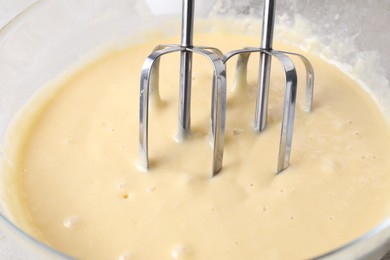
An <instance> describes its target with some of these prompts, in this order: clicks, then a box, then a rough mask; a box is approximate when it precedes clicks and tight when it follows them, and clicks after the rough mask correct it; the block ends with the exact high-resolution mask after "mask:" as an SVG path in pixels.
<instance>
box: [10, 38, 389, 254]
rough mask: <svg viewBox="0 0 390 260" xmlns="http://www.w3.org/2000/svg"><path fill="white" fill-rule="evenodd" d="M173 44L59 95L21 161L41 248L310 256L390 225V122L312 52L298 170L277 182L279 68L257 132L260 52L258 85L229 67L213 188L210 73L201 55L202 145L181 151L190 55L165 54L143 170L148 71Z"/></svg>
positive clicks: (119, 55) (128, 52)
mask: <svg viewBox="0 0 390 260" xmlns="http://www.w3.org/2000/svg"><path fill="white" fill-rule="evenodd" d="M195 39H196V43H197V44H199V45H209V46H216V47H219V48H220V49H222V50H223V51H224V52H226V51H228V50H232V49H237V48H242V47H243V46H257V45H258V39H257V38H251V37H246V36H242V35H239V36H238V35H229V34H218V33H215V34H213V35H202V36H196V37H195ZM174 42H178V40H177V39H166V40H161V39H158V40H157V41H151V42H150V43H148V44H143V45H140V46H132V47H130V48H128V49H125V50H120V51H112V52H111V53H109V54H107V55H105V56H104V57H102V58H101V59H99V60H97V61H96V62H94V63H92V64H90V65H88V66H86V67H85V68H84V69H82V70H80V71H79V72H77V73H75V74H74V75H73V76H72V77H70V78H68V79H67V80H65V81H64V82H63V83H62V84H60V86H58V88H57V91H56V92H55V94H51V95H50V98H48V99H47V100H46V101H44V102H43V103H41V104H40V106H41V107H42V108H41V109H40V110H39V111H40V112H39V113H36V114H35V115H34V116H33V117H30V119H29V120H32V123H31V125H30V127H29V131H28V134H27V135H26V141H25V142H24V143H23V144H22V145H21V146H20V147H18V149H20V150H21V151H23V152H21V153H20V154H21V155H20V156H19V157H18V158H13V159H14V161H15V163H16V164H17V165H19V166H20V169H22V170H21V171H20V173H18V174H19V175H18V176H19V183H18V185H20V186H19V187H20V193H21V197H22V202H21V203H22V204H25V207H26V208H27V210H28V214H26V219H29V220H28V222H30V225H31V226H32V227H34V228H35V229H36V230H37V231H36V232H35V235H36V236H37V237H39V239H41V240H43V241H45V242H46V243H47V244H50V245H51V246H53V247H54V248H57V249H58V250H60V251H62V252H65V253H67V254H70V255H72V256H75V257H77V258H81V259H302V258H308V257H313V256H316V255H319V254H321V253H324V252H326V251H328V250H331V249H333V248H335V247H337V246H340V245H342V244H344V243H346V242H348V241H350V240H352V239H354V238H356V237H358V236H360V235H362V234H363V233H364V232H366V231H368V230H370V229H371V228H373V227H374V226H375V225H377V224H379V223H380V222H381V221H383V220H384V219H385V218H386V217H388V216H389V215H390V196H389V193H390V175H389V174H388V169H390V158H389V157H390V153H389V149H390V131H389V125H388V124H387V122H386V120H385V118H384V116H383V115H382V113H381V112H380V110H379V108H378V107H377V106H376V105H375V104H374V102H373V101H372V100H371V99H370V98H369V97H368V95H367V93H365V92H364V91H363V90H361V88H360V87H359V86H358V85H357V83H356V82H354V81H353V80H352V79H350V78H349V77H347V76H346V75H344V74H342V73H341V72H340V71H339V70H338V69H337V68H335V67H333V66H331V65H329V64H326V63H325V62H324V61H321V60H319V59H318V58H317V57H315V56H313V55H311V54H305V55H307V57H308V58H309V59H310V60H311V61H312V63H313V64H314V68H315V73H316V82H315V101H314V110H313V112H312V113H306V112H304V111H303V109H302V108H301V106H302V105H303V94H304V79H305V74H304V71H303V68H302V66H301V65H300V62H299V61H298V60H297V61H296V64H297V65H299V66H298V69H299V71H300V74H299V83H300V86H299V92H300V95H299V96H298V105H297V112H296V122H295V128H294V141H293V150H292V157H291V166H290V167H289V168H288V169H287V170H285V171H284V172H283V173H282V174H280V175H278V176H275V169H276V160H277V152H278V150H277V149H278V142H279V134H280V121H281V113H282V103H283V80H284V77H283V76H282V74H281V69H280V66H279V64H277V62H276V61H274V62H273V69H272V70H273V71H272V80H271V94H270V104H269V121H268V126H267V129H266V131H265V132H264V133H262V134H261V135H257V134H255V133H254V131H253V130H252V127H251V125H252V121H253V117H254V105H255V95H254V94H255V91H256V77H257V70H258V56H256V55H254V56H253V57H254V58H252V59H251V63H250V64H251V65H250V75H249V77H248V80H249V86H248V87H247V88H237V89H235V90H234V86H233V85H232V82H233V74H234V64H233V62H232V61H231V62H230V63H229V67H228V76H229V85H228V90H229V96H228V101H227V102H228V104H227V106H228V110H227V128H226V141H225V142H226V146H225V157H224V164H223V170H222V172H220V174H219V175H217V176H216V177H215V178H213V179H210V178H209V176H210V171H211V149H210V146H209V143H208V140H209V139H208V138H209V137H208V132H209V117H210V98H211V71H212V69H211V66H210V65H209V64H208V61H206V60H203V59H202V58H199V57H198V56H194V57H195V61H194V72H193V98H192V112H193V113H192V129H193V134H192V137H191V138H190V140H187V141H186V142H183V143H181V144H177V143H175V141H174V138H173V136H174V134H175V129H176V127H177V107H178V104H177V98H178V82H179V72H178V67H179V65H178V64H179V56H178V55H174V54H172V55H169V56H165V57H164V58H163V60H162V62H161V69H162V71H161V73H160V76H161V101H158V100H157V101H156V100H154V102H153V104H152V109H151V112H150V144H149V145H150V159H151V169H150V171H149V172H148V173H142V172H139V171H138V170H137V169H136V166H135V162H136V160H137V157H138V105H139V73H140V67H141V65H142V63H143V61H144V59H145V58H146V57H147V55H148V54H149V53H150V51H151V50H152V49H153V47H154V46H155V45H156V44H157V43H160V44H161V43H174ZM277 47H278V48H280V49H284V50H288V49H290V48H288V47H287V46H280V45H279V46H277ZM299 52H301V51H299ZM301 53H302V52H301ZM19 120H27V119H26V118H23V116H21V118H20V119H19ZM15 131H16V130H15ZM27 215H28V216H27ZM19 218H20V216H19ZM20 223H22V221H20ZM31 226H30V227H29V229H31ZM25 228H27V227H26V226H25Z"/></svg>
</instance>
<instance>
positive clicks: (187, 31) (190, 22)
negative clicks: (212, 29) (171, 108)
mask: <svg viewBox="0 0 390 260" xmlns="http://www.w3.org/2000/svg"><path fill="white" fill-rule="evenodd" d="M194 3H195V2H194V0H187V1H183V10H182V20H181V23H182V31H181V46H182V47H184V49H183V51H181V54H180V98H179V125H178V129H177V135H176V138H177V140H178V141H179V142H181V141H183V140H184V138H186V137H187V136H189V135H190V131H191V129H190V127H191V81H192V52H190V51H187V50H185V48H191V47H192V35H193V28H194Z"/></svg>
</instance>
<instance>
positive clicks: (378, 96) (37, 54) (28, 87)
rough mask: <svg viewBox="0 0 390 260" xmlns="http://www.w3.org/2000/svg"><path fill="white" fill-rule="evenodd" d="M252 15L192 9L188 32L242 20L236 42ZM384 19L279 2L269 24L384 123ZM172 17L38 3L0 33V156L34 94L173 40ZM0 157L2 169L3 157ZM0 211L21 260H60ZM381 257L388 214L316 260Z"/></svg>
mask: <svg viewBox="0 0 390 260" xmlns="http://www.w3.org/2000/svg"><path fill="white" fill-rule="evenodd" d="M261 10H262V1H249V0H248V1H232V0H221V1H213V0H207V1H206V0H205V1H197V2H196V20H195V32H197V31H212V30H213V27H212V26H211V27H210V26H197V21H207V20H210V19H213V18H215V17H222V18H223V19H225V18H226V19H231V17H234V18H235V19H241V20H244V23H243V24H246V25H247V26H244V27H243V28H242V29H243V30H244V31H245V33H249V34H258V33H259V32H260V27H261V23H253V20H252V19H248V18H249V17H252V18H253V17H257V18H258V19H260V18H261V14H262V11H261ZM388 10H390V1H388V0H386V1H379V0H376V1H375V0H373V1H366V0H356V1H353V2H351V1H346V0H343V1H339V0H325V1H309V0H300V1H298V0H293V1H291V0H280V1H278V3H277V12H276V13H277V20H276V24H277V26H279V27H283V26H284V27H285V26H288V27H291V28H293V30H292V31H293V32H299V34H297V35H293V36H294V37H295V40H294V41H292V42H289V43H290V44H293V45H296V46H298V47H300V48H302V49H311V50H314V51H316V52H317V53H318V55H320V56H321V57H322V58H324V59H327V60H329V61H330V62H333V63H335V64H337V65H338V66H339V67H340V68H342V69H343V70H344V71H345V72H346V73H348V74H351V75H352V76H355V77H356V78H357V79H358V80H359V81H360V83H361V84H362V86H363V87H365V86H369V85H370V86H372V87H371V88H368V87H366V88H368V89H367V90H368V91H369V92H370V93H371V94H372V96H373V98H374V99H375V100H376V101H377V102H378V103H379V104H380V106H381V108H382V110H383V111H384V113H385V114H386V116H387V118H390V113H389V112H390V105H389V102H388V100H390V96H389V95H390V90H389V81H388V79H390V50H389V48H388V44H389V42H390V34H389V33H388V31H387V30H386V29H385V26H386V25H388V24H390V12H389V11H388ZM180 11H181V1H179V0H169V1H164V2H162V1H159V0H143V1H142V0H116V1H109V0H94V1H89V0H66V1H64V0H50V1H45V0H43V1H38V2H37V3H36V4H34V5H32V6H31V7H30V8H28V9H27V10H25V11H24V12H22V13H21V14H19V15H18V16H17V17H16V18H15V19H14V20H12V21H11V22H10V23H9V24H7V26H5V27H4V28H3V29H2V30H1V31H0V72H1V76H0V89H1V93H2V94H1V95H0V114H1V117H0V136H1V141H0V147H2V148H3V145H4V140H5V135H6V129H7V127H8V126H9V125H10V123H11V121H12V119H13V118H14V117H15V116H16V115H17V113H18V111H19V109H20V108H21V107H22V106H23V105H24V104H25V103H26V102H27V101H28V100H29V99H30V98H31V97H32V96H33V95H34V93H36V91H37V90H39V89H40V88H41V87H42V86H44V85H46V84H47V83H48V82H51V81H53V80H54V79H56V78H58V77H60V75H63V74H64V72H66V71H69V70H70V69H71V68H73V67H74V66H77V65H78V64H80V63H82V62H83V61H87V60H89V59H91V58H93V57H95V56H96V55H97V54H99V53H100V52H102V51H104V50H105V49H107V48H120V47H123V46H126V45H129V44H135V43H142V41H144V40H145V39H146V38H148V34H147V32H148V31H150V30H152V29H153V31H158V32H159V33H160V34H161V35H177V34H178V33H179V30H180ZM245 21H248V22H247V23H245ZM302 21H305V22H302ZM200 24H202V23H201V22H200ZM283 32H285V30H284V31H283V30H278V28H277V29H276V34H275V38H276V40H279V41H283V40H284V38H283V37H284V35H283ZM290 36H291V35H290ZM290 38H291V37H290ZM259 39H260V37H259ZM259 44H260V43H259ZM7 138H8V137H7ZM0 156H1V157H2V159H6V158H4V153H3V151H1V154H0ZM2 177H3V180H4V179H7V181H2V187H1V188H2V189H1V192H2V198H3V197H4V196H9V195H10V194H11V197H12V194H13V192H15V189H16V188H15V187H13V186H12V185H9V184H7V183H8V180H9V179H11V180H12V178H13V177H14V176H8V175H7V174H5V173H2ZM2 204H3V205H2V208H1V215H0V227H1V230H2V231H3V232H5V233H6V234H7V236H9V237H11V238H13V239H14V240H15V241H16V244H17V245H19V246H20V247H21V248H23V249H25V250H26V251H27V252H28V256H32V258H39V259H44V258H48V259H57V258H58V259H62V258H64V259H67V258H68V256H66V255H65V254H63V253H61V252H58V251H56V250H55V249H53V248H50V247H48V246H46V245H45V244H43V243H41V242H39V241H37V240H35V239H34V238H32V237H31V236H29V235H28V234H27V233H26V232H25V231H23V230H21V229H19V228H18V227H17V226H16V225H15V224H14V222H13V220H14V219H15V216H12V214H10V212H8V209H7V205H5V204H4V201H2ZM16 217H17V216H16ZM324 239H326V238H324ZM389 249H390V213H389V218H388V219H385V220H383V223H382V224H380V225H379V226H377V227H375V228H373V229H372V230H371V231H370V232H369V233H367V234H364V235H362V236H361V237H360V238H358V239H356V240H355V241H351V242H350V243H349V244H346V245H342V246H341V247H340V248H335V249H334V250H333V251H331V252H328V253H327V254H325V255H322V256H318V259H357V258H364V259H379V258H380V257H382V256H384V255H385V254H386V252H387V251H388V250H389Z"/></svg>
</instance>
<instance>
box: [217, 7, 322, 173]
mask: <svg viewBox="0 0 390 260" xmlns="http://www.w3.org/2000/svg"><path fill="white" fill-rule="evenodd" d="M274 22H275V0H265V3H264V9H263V30H262V42H261V48H244V49H241V50H235V51H231V52H228V53H227V54H225V57H224V61H225V63H226V62H227V61H228V60H229V59H230V58H231V57H233V56H235V55H238V59H237V65H236V78H235V83H236V86H235V87H236V88H241V87H243V85H247V80H246V75H247V67H248V60H249V56H250V54H251V53H253V52H258V53H260V68H259V89H258V96H257V101H256V112H255V122H254V129H255V131H256V132H258V133H260V132H262V131H263V130H264V129H265V126H266V121H267V107H268V96H269V85H270V75H271V74H270V73H271V60H272V57H275V58H277V59H278V60H279V61H280V63H281V64H282V67H283V69H284V73H285V79H286V83H285V98H284V104H283V116H282V127H281V134H280V144H279V155H278V162H277V167H276V173H277V174H278V173H280V172H281V171H283V170H284V169H286V168H287V167H288V166H289V161H290V155H291V147H292V134H293V126H294V115H295V106H296V93H297V73H296V69H295V65H294V63H293V61H292V60H291V59H290V58H289V57H288V55H295V56H297V57H299V58H300V59H301V60H302V62H303V64H304V65H305V68H306V98H305V105H304V110H305V111H306V112H310V111H311V110H312V105H313V89H314V70H313V66H312V65H311V63H310V62H309V60H308V59H307V58H306V57H304V56H302V55H300V54H296V53H291V52H283V51H276V50H273V49H272V41H273V31H274Z"/></svg>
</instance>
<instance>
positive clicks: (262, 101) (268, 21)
mask: <svg viewBox="0 0 390 260" xmlns="http://www.w3.org/2000/svg"><path fill="white" fill-rule="evenodd" d="M274 23H275V1H274V0H267V1H264V8H263V30H262V37H261V48H262V49H264V50H268V51H270V50H272V42H273V35H274ZM271 61H272V57H271V56H270V55H268V54H267V53H264V52H261V53H260V66H259V67H260V70H259V90H258V95H257V101H256V111H255V122H254V127H255V130H256V132H258V133H260V132H262V131H263V130H264V128H265V126H266V123H267V108H268V97H269V84H270V77H271Z"/></svg>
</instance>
